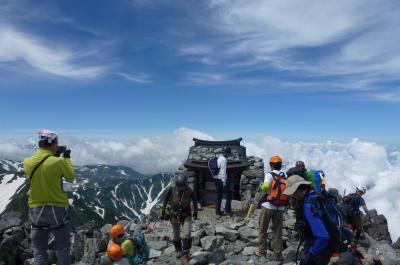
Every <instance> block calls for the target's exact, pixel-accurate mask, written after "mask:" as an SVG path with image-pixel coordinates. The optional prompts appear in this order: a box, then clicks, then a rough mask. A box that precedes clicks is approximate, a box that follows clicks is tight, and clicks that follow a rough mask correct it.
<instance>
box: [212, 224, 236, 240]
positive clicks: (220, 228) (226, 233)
mask: <svg viewBox="0 0 400 265" xmlns="http://www.w3.org/2000/svg"><path fill="white" fill-rule="evenodd" d="M215 232H216V234H217V235H221V236H223V237H224V238H225V239H226V240H228V241H230V242H234V241H236V239H238V237H239V232H238V231H236V230H232V229H228V228H226V227H225V226H224V225H222V224H219V225H217V226H216V227H215Z"/></svg>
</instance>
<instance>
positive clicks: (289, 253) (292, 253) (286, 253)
mask: <svg viewBox="0 0 400 265" xmlns="http://www.w3.org/2000/svg"><path fill="white" fill-rule="evenodd" d="M296 254H297V246H296V245H291V246H289V247H288V248H286V249H285V250H283V251H282V255H283V257H284V258H286V259H288V260H293V261H294V260H296Z"/></svg>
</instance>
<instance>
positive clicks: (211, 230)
mask: <svg viewBox="0 0 400 265" xmlns="http://www.w3.org/2000/svg"><path fill="white" fill-rule="evenodd" d="M204 232H205V233H206V235H207V236H214V235H215V226H213V225H207V226H206V227H205V228H204Z"/></svg>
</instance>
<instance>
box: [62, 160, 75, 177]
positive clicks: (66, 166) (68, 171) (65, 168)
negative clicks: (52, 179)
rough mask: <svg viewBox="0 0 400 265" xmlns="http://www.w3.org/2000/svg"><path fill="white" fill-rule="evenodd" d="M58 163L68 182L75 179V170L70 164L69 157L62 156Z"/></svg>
mask: <svg viewBox="0 0 400 265" xmlns="http://www.w3.org/2000/svg"><path fill="white" fill-rule="evenodd" d="M59 164H60V167H61V172H62V176H63V177H64V179H65V180H66V181H68V182H72V181H73V180H74V179H75V170H74V167H73V166H72V162H71V159H64V158H62V159H60V162H59Z"/></svg>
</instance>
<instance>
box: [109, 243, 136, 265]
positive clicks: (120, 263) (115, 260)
mask: <svg viewBox="0 0 400 265" xmlns="http://www.w3.org/2000/svg"><path fill="white" fill-rule="evenodd" d="M107 258H108V259H109V263H108V264H110V265H131V264H130V263H129V260H128V259H127V258H125V257H124V251H123V249H122V247H121V246H120V245H118V244H114V243H112V244H110V245H108V247H107ZM103 264H105V263H103Z"/></svg>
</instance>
